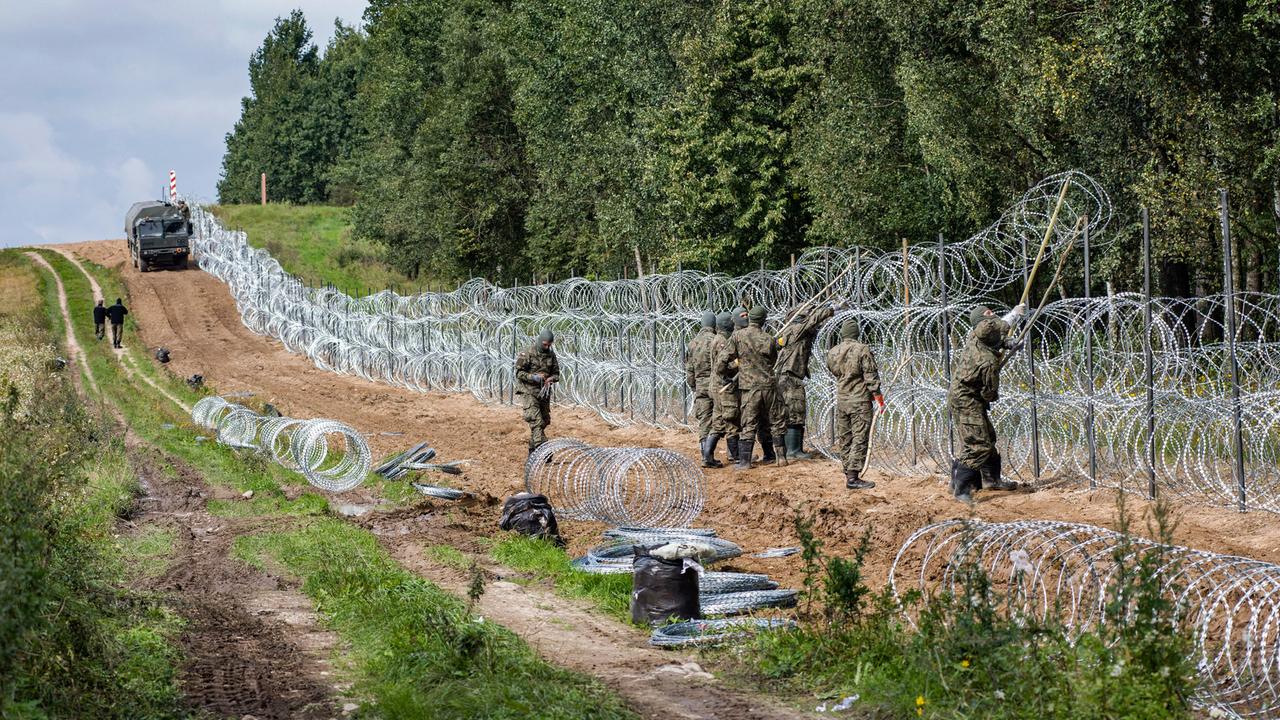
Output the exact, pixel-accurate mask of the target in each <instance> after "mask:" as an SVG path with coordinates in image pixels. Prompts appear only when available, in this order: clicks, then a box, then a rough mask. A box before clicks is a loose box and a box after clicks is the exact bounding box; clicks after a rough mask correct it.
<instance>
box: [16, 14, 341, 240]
mask: <svg viewBox="0 0 1280 720" xmlns="http://www.w3.org/2000/svg"><path fill="white" fill-rule="evenodd" d="M365 5H366V2H365V0H208V1H207V2H197V1H196V0H172V1H171V2H169V3H167V4H165V5H163V6H157V5H156V3H155V2H154V0H115V1H114V2H109V3H108V2H99V1H98V0H41V2H7V1H5V0H0V67H3V68H5V69H6V71H5V72H2V73H0V98H3V108H4V110H3V111H0V247H2V246H8V245H15V244H23V243H30V242H58V241H74V240H84V239H96V238H106V237H119V235H120V232H121V231H120V227H121V226H122V224H123V218H124V212H125V210H126V209H128V206H129V204H130V203H132V202H135V201H136V200H140V199H146V198H154V197H156V196H157V193H159V192H160V189H161V186H162V185H164V184H165V183H166V182H167V179H168V171H169V169H170V168H173V169H175V170H176V171H177V172H178V187H179V190H181V191H183V192H184V193H188V194H190V195H192V196H194V197H199V198H208V199H212V198H213V197H214V196H215V195H216V192H215V186H216V183H217V179H218V176H219V171H220V169H221V163H222V154H223V151H224V149H225V148H224V145H223V140H224V136H225V135H226V133H227V132H228V131H230V130H231V126H232V124H233V123H234V122H235V120H236V118H237V117H239V113H240V98H241V97H243V96H244V95H245V94H247V93H248V91H249V82H248V62H249V54H250V53H251V52H252V51H253V50H254V49H255V48H256V47H257V46H258V45H259V44H260V43H261V42H262V39H263V38H264V37H265V36H266V34H267V33H268V32H269V31H270V30H271V26H272V23H273V21H274V20H275V18H276V17H278V16H282V15H287V14H288V13H289V12H290V11H291V10H292V9H293V8H295V7H299V6H300V7H301V8H302V9H303V11H304V12H305V13H306V16H307V21H308V23H309V24H310V25H311V28H312V31H313V32H314V34H315V42H316V44H317V45H319V46H320V47H321V48H323V47H324V45H325V43H326V42H327V41H328V38H329V37H330V36H331V35H332V29H333V19H334V17H341V18H342V19H343V21H344V22H346V23H348V24H354V23H359V21H360V18H361V16H362V14H363V12H364V8H365ZM141 28H147V29H148V32H146V33H141V32H140V29H141ZM157 34H158V35H159V36H160V37H161V39H160V40H159V41H157V39H156V37H157Z"/></svg>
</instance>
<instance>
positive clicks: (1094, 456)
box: [1084, 217, 1098, 488]
mask: <svg viewBox="0 0 1280 720" xmlns="http://www.w3.org/2000/svg"><path fill="white" fill-rule="evenodd" d="M1092 282H1093V275H1092V272H1091V270H1090V268H1089V219H1088V218H1087V217H1086V218H1085V221H1084V299H1085V303H1084V306H1085V317H1086V318H1087V319H1088V326H1087V327H1085V329H1084V374H1085V378H1086V379H1087V380H1088V385H1087V386H1086V387H1085V391H1084V394H1085V421H1084V431H1085V436H1086V438H1087V440H1088V443H1089V487H1090V488H1096V487H1098V439H1097V435H1096V434H1095V431H1094V416H1093V413H1094V409H1093V315H1092V314H1091V313H1092V312H1093V303H1092V302H1091V301H1092V299H1093V291H1092V289H1091V287H1090V285H1091V283H1092Z"/></svg>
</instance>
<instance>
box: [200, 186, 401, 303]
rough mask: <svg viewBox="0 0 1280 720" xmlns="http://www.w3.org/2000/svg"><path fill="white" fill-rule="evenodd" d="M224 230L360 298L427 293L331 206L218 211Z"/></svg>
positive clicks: (286, 264) (316, 281)
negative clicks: (391, 291)
mask: <svg viewBox="0 0 1280 720" xmlns="http://www.w3.org/2000/svg"><path fill="white" fill-rule="evenodd" d="M210 210H212V211H213V214H214V215H216V216H217V217H218V219H219V220H221V221H222V224H223V226H224V227H227V228H233V229H240V230H244V231H245V232H246V233H248V236H249V244H250V245H252V246H254V247H260V248H265V249H266V250H267V251H268V252H270V253H271V256H272V257H274V258H275V259H276V260H277V261H279V262H280V265H281V266H282V267H283V268H284V269H285V270H287V271H288V272H290V273H293V274H295V275H299V276H301V277H304V278H307V279H309V280H310V281H311V282H312V283H313V284H321V283H323V284H328V285H333V286H335V287H337V288H339V289H340V290H342V291H344V292H346V293H348V294H350V295H353V296H358V295H362V294H364V293H365V292H366V291H368V290H370V289H372V290H373V291H374V292H377V291H379V290H384V289H386V288H389V287H392V286H395V287H398V288H401V289H412V290H421V289H425V283H424V282H423V281H422V280H416V281H415V280H411V279H410V278H409V277H407V276H405V275H404V274H402V273H400V272H398V271H396V270H395V269H393V268H392V267H391V266H390V265H389V264H388V263H387V262H386V261H385V259H384V258H385V255H386V253H385V251H384V250H383V248H381V247H379V246H378V245H375V244H373V243H371V242H367V241H362V240H356V239H354V238H352V236H351V221H350V212H349V211H348V209H347V208H343V207H332V206H325V205H276V204H272V205H267V206H265V207H264V206H262V205H215V206H212V207H211V208H210Z"/></svg>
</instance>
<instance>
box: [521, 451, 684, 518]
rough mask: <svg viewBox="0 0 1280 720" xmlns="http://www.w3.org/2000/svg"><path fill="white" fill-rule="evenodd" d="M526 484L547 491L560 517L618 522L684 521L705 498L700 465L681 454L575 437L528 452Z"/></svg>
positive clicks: (537, 491)
mask: <svg viewBox="0 0 1280 720" xmlns="http://www.w3.org/2000/svg"><path fill="white" fill-rule="evenodd" d="M524 484H525V489H526V490H528V491H529V492H531V493H534V494H537V495H545V496H546V497H547V498H548V499H549V500H550V501H551V504H552V506H553V507H554V508H555V511H556V514H557V515H559V516H561V517H564V518H566V519H571V520H597V521H600V522H604V523H608V524H610V525H616V526H622V527H636V528H643V527H650V526H653V527H668V526H678V525H683V524H688V523H689V522H690V521H692V520H693V519H694V518H695V517H697V516H698V514H699V513H701V512H702V506H703V503H704V502H705V498H704V495H703V492H704V490H703V486H704V484H705V481H704V478H703V475H702V470H701V468H699V467H698V466H697V464H695V463H694V462H693V461H692V460H690V459H689V458H687V457H685V456H684V455H681V454H680V453H677V452H673V451H671V450H663V449H657V448H612V447H594V446H592V445H588V444H586V443H584V442H582V441H581V440H575V439H573V438H560V439H556V440H551V441H549V442H547V443H544V444H543V445H541V446H540V447H538V449H536V450H534V451H533V452H532V453H530V455H529V459H528V461H527V462H526V463H525V473H524Z"/></svg>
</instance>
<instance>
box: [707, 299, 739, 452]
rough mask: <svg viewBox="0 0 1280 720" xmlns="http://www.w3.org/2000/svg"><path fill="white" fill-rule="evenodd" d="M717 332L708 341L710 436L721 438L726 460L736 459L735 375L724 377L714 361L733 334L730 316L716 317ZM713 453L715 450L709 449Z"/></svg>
mask: <svg viewBox="0 0 1280 720" xmlns="http://www.w3.org/2000/svg"><path fill="white" fill-rule="evenodd" d="M716 329H717V330H718V331H719V332H717V333H716V334H715V336H714V337H713V338H712V339H711V404H712V405H711V406H712V413H711V433H712V434H713V435H718V436H719V437H723V438H724V444H725V448H726V450H727V452H728V454H729V460H731V461H733V462H737V460H738V385H737V376H736V375H733V376H730V377H725V376H723V375H721V374H720V373H718V372H716V371H715V364H716V362H715V361H716V359H717V358H719V357H720V353H722V352H724V349H725V348H726V347H728V346H729V336H730V335H731V334H733V329H734V325H733V313H731V312H722V313H720V315H718V316H717V317H716ZM712 452H713V453H714V452H715V448H714V447H713V448H712Z"/></svg>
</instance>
